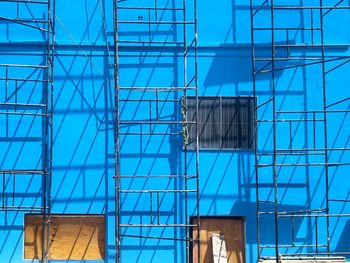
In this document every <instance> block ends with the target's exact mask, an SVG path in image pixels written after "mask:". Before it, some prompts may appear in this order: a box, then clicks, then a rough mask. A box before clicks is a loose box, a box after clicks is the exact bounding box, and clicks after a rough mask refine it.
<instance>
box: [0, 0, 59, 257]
mask: <svg viewBox="0 0 350 263" xmlns="http://www.w3.org/2000/svg"><path fill="white" fill-rule="evenodd" d="M54 13H55V1H54V0H36V1H29V0H22V1H20V0H16V1H14V0H6V1H5V0H0V30H1V40H0V42H1V43H0V45H1V47H0V49H1V53H0V83H1V87H2V89H1V92H0V96H1V99H0V122H1V127H3V128H2V130H1V142H0V144H1V155H0V156H1V158H2V160H1V166H0V174H1V177H2V178H1V183H0V185H1V188H0V189H1V190H0V191H1V196H0V200H1V202H0V210H1V211H3V212H4V213H5V212H12V213H19V212H27V213H40V214H42V215H43V218H42V224H43V234H42V238H41V247H42V249H41V251H42V253H41V254H40V255H37V258H38V259H40V260H41V262H47V261H48V247H49V226H50V213H51V208H50V188H51V175H52V129H53V127H52V107H53V103H52V101H53V74H54V35H55V30H54V28H55V26H54V17H55V15H54ZM34 185H35V186H34Z"/></svg>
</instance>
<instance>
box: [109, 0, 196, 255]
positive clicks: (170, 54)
mask: <svg viewBox="0 0 350 263" xmlns="http://www.w3.org/2000/svg"><path fill="white" fill-rule="evenodd" d="M196 12H197V7H196V1H195V0H192V1H185V0H180V1H163V0H148V1H144V2H142V4H141V3H140V1H136V0H126V1H117V0H114V36H115V50H114V51H115V65H114V69H115V74H114V77H115V121H116V124H115V125H116V134H115V153H116V156H115V160H116V176H115V189H116V261H117V262H121V261H122V258H124V257H122V254H123V253H128V252H129V251H130V250H132V247H133V246H132V244H137V246H136V247H137V249H136V248H135V250H137V254H138V255H143V254H142V253H145V252H144V251H146V250H147V246H148V244H149V243H150V242H155V243H152V244H154V245H156V246H157V247H158V248H159V249H158V250H157V251H162V249H161V248H162V247H163V248H164V250H167V251H170V253H171V255H172V256H173V257H174V262H176V261H177V260H178V259H180V258H181V259H185V260H186V262H189V261H190V254H191V253H192V252H191V251H190V247H192V246H198V245H199V238H195V237H194V238H193V237H192V233H191V232H192V231H195V232H196V233H197V234H194V235H193V236H197V237H199V235H198V233H199V229H200V223H199V222H200V220H199V169H198V165H199V148H198V119H195V120H194V121H189V120H188V116H187V109H186V98H187V96H194V97H195V98H196V103H197V104H196V107H197V110H198V68H197V57H198V50H197V49H198V47H197V45H198V43H197V42H198V40H197V14H196ZM189 124H194V125H195V126H196V127H197V136H196V139H195V140H194V141H188V125H189ZM189 145H191V149H194V150H191V151H189ZM121 164H123V165H121ZM190 216H196V217H197V219H198V221H197V222H198V223H195V224H191V223H190V221H189V219H190ZM123 248H125V249H123ZM178 248H181V249H180V252H178V251H179V250H178ZM198 251H199V250H198ZM133 255H136V254H135V253H134V254H133ZM146 257H147V255H146ZM129 260H130V258H129ZM143 260H146V259H145V258H143ZM198 260H199V256H198Z"/></svg>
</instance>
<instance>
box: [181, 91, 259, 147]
mask: <svg viewBox="0 0 350 263" xmlns="http://www.w3.org/2000/svg"><path fill="white" fill-rule="evenodd" d="M189 98H190V99H194V100H195V99H196V96H186V107H187V114H186V115H187V116H186V118H187V121H191V120H190V119H189V111H188V99H189ZM201 98H205V99H212V100H217V99H219V101H220V106H219V107H220V112H219V114H220V133H222V126H223V123H222V115H223V114H222V113H223V111H222V99H232V100H235V99H242V98H244V99H249V100H253V101H254V103H253V105H254V107H253V111H252V113H253V114H252V118H253V119H252V122H253V126H252V129H253V135H252V140H253V142H252V145H251V147H249V148H244V147H237V148H234V147H222V134H221V135H220V146H218V147H204V148H203V147H201V145H200V140H199V145H198V147H199V150H200V151H202V152H204V151H218V150H220V151H244V152H253V151H255V147H256V143H257V121H256V120H257V97H256V96H198V100H199V103H200V100H201ZM191 125H193V126H194V125H195V124H188V126H191ZM199 125H200V123H199ZM188 134H189V135H188V136H189V139H190V137H191V136H190V132H188ZM191 144H192V145H194V144H195V142H194V141H192V142H190V143H189V144H188V146H187V151H195V150H196V148H195V147H194V146H191ZM183 148H185V146H183Z"/></svg>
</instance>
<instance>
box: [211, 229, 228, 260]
mask: <svg viewBox="0 0 350 263" xmlns="http://www.w3.org/2000/svg"><path fill="white" fill-rule="evenodd" d="M211 240H212V248H213V262H214V263H227V253H226V243H225V237H224V236H223V235H219V234H215V233H213V235H212V236H211Z"/></svg>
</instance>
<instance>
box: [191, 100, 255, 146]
mask: <svg viewBox="0 0 350 263" xmlns="http://www.w3.org/2000/svg"><path fill="white" fill-rule="evenodd" d="M254 106H255V98H254V97H199V147H200V149H247V150H252V149H254V147H255V139H254V127H255V126H254V125H255V120H254V118H255V114H254ZM187 118H188V120H190V121H195V118H196V98H195V97H187ZM188 132H189V142H190V144H189V145H188V149H194V145H195V144H194V143H193V142H194V141H195V140H196V128H195V125H194V124H191V125H189V129H188ZM191 142H192V143H191Z"/></svg>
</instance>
